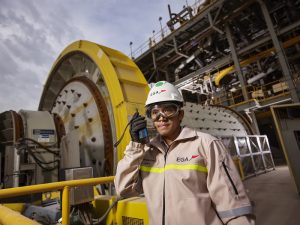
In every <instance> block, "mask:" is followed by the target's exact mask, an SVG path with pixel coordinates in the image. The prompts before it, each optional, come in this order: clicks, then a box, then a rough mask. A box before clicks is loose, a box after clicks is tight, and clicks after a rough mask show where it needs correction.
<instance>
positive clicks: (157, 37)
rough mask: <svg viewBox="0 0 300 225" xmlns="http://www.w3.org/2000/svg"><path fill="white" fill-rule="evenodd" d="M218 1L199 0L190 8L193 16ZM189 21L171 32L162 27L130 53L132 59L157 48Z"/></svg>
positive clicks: (166, 27)
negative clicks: (158, 44) (206, 3)
mask: <svg viewBox="0 0 300 225" xmlns="http://www.w3.org/2000/svg"><path fill="white" fill-rule="evenodd" d="M216 1H218V0H210V1H203V0H197V1H196V2H195V3H194V4H192V5H191V6H188V7H191V9H192V15H193V17H194V16H196V15H197V14H199V13H201V12H202V11H204V10H205V9H206V8H207V7H209V5H211V4H213V3H215V2H216ZM205 2H209V5H205V6H203V7H202V8H201V6H202V5H204V4H203V3H205ZM187 21H188V20H187ZM187 21H185V22H183V23H181V24H180V25H179V26H178V27H175V28H174V30H171V29H170V28H169V27H168V26H167V25H166V26H164V27H161V29H160V30H159V31H158V32H156V33H155V32H154V33H153V35H152V36H151V37H149V39H148V40H147V41H145V42H143V43H142V44H141V45H139V46H138V47H137V48H135V49H134V50H133V51H132V52H131V53H130V57H131V58H132V59H135V58H137V57H139V56H140V55H142V54H143V53H144V52H146V51H147V50H148V49H150V48H151V47H153V46H155V45H156V44H157V43H159V42H160V41H162V40H163V39H164V38H166V37H167V36H168V35H169V34H171V33H172V32H174V31H175V30H177V29H178V28H180V27H181V26H182V25H184V24H186V22H187Z"/></svg>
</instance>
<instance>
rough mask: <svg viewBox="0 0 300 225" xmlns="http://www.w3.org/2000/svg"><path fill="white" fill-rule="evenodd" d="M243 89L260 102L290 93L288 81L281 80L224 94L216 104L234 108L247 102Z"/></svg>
mask: <svg viewBox="0 0 300 225" xmlns="http://www.w3.org/2000/svg"><path fill="white" fill-rule="evenodd" d="M242 89H246V91H247V93H248V98H249V99H255V100H257V101H260V102H263V101H266V100H269V99H272V98H274V97H277V96H281V95H286V94H289V92H290V89H289V88H288V86H287V82H286V80H285V79H281V80H276V81H272V82H270V83H267V84H262V85H255V86H254V85H251V84H250V85H246V86H244V87H240V88H236V90H235V91H234V92H233V93H232V92H224V94H222V95H219V96H217V98H215V99H214V104H220V105H227V106H232V105H236V104H240V103H243V102H245V99H244V96H243V94H242ZM203 103H205V101H204V102H203Z"/></svg>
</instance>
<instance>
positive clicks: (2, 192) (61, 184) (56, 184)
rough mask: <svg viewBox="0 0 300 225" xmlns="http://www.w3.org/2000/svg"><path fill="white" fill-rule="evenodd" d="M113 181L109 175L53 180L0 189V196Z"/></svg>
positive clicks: (7, 196) (14, 195) (112, 177)
mask: <svg viewBox="0 0 300 225" xmlns="http://www.w3.org/2000/svg"><path fill="white" fill-rule="evenodd" d="M113 181H114V176H109V177H98V178H89V179H81V180H68V181H61V182H53V183H47V184H37V185H31V186H24V187H16V188H7V189H2V190H0V198H9V197H16V196H20V195H28V194H33V193H39V192H47V191H52V190H60V189H63V188H64V187H65V186H69V187H79V186H87V185H96V184H104V183H110V182H113Z"/></svg>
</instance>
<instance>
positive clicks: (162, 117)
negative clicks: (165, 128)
mask: <svg viewBox="0 0 300 225" xmlns="http://www.w3.org/2000/svg"><path fill="white" fill-rule="evenodd" d="M157 116H158V119H157V120H158V121H165V120H167V118H166V117H164V114H162V113H161V112H159V114H158V115H157Z"/></svg>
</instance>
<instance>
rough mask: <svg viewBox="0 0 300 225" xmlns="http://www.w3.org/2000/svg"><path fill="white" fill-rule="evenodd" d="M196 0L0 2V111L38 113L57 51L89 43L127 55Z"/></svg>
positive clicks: (38, 0)
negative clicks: (171, 13)
mask: <svg viewBox="0 0 300 225" xmlns="http://www.w3.org/2000/svg"><path fill="white" fill-rule="evenodd" d="M186 2H188V4H193V3H194V2H195V0H188V1H186V0H43V1H42V0H0V78H1V79H0V112H3V111H6V110H10V109H11V110H15V111H19V110H20V109H30V110H37V108H38V103H39V100H40V96H41V93H42V90H43V85H44V84H45V82H46V78H47V75H48V73H49V71H50V68H51V66H52V64H53V63H54V61H55V59H56V58H57V57H58V55H59V54H60V52H62V50H63V49H64V48H65V47H66V46H67V45H69V44H70V43H72V42H74V41H77V40H89V41H93V42H96V43H98V44H101V45H105V46H108V47H111V48H114V49H117V50H119V51H121V52H123V53H125V54H129V53H130V47H129V42H130V41H132V42H133V45H132V46H133V49H134V48H135V47H137V46H139V45H140V44H142V43H143V42H145V41H146V40H147V39H148V38H149V37H150V36H151V34H152V31H153V30H156V31H157V30H159V29H160V25H159V21H158V18H159V17H160V16H161V17H162V18H163V19H162V23H163V24H165V23H166V21H167V20H168V18H169V15H168V8H167V5H168V4H170V5H171V8H172V11H173V12H179V11H180V10H181V9H182V7H183V5H184V4H186Z"/></svg>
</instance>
